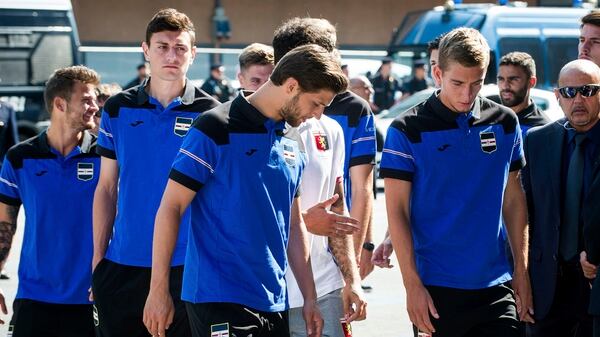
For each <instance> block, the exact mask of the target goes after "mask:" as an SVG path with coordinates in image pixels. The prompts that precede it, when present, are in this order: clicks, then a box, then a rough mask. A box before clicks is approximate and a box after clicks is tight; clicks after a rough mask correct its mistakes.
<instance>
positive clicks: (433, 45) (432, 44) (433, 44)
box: [427, 34, 446, 55]
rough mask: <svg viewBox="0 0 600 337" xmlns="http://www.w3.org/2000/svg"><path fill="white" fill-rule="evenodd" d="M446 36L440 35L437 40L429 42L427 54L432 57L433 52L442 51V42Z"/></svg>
mask: <svg viewBox="0 0 600 337" xmlns="http://www.w3.org/2000/svg"><path fill="white" fill-rule="evenodd" d="M444 35H446V34H440V35H438V36H437V37H436V38H435V39H433V40H431V41H429V43H427V52H428V53H429V54H430V55H431V51H432V50H436V49H440V41H442V38H444Z"/></svg>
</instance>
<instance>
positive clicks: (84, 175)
mask: <svg viewBox="0 0 600 337" xmlns="http://www.w3.org/2000/svg"><path fill="white" fill-rule="evenodd" d="M93 178H94V163H77V179H79V180H81V181H88V180H92V179H93Z"/></svg>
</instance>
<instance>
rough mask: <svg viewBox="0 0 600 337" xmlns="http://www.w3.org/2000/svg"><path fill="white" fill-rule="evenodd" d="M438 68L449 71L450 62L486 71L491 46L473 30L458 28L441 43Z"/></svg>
mask: <svg viewBox="0 0 600 337" xmlns="http://www.w3.org/2000/svg"><path fill="white" fill-rule="evenodd" d="M439 54H440V56H439V62H438V67H440V69H442V70H446V69H448V66H449V65H450V62H456V63H458V64H460V65H461V66H463V67H480V68H483V69H486V68H487V66H488V64H489V63H490V46H489V45H488V43H487V41H486V40H485V38H484V37H483V35H481V33H480V32H479V31H478V30H476V29H473V28H465V27H461V28H456V29H453V30H451V31H450V32H448V33H446V35H444V37H443V38H442V40H441V41H440V51H439Z"/></svg>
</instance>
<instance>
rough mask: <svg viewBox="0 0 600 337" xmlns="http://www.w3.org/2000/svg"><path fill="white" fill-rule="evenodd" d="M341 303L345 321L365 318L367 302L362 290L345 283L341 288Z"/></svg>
mask: <svg viewBox="0 0 600 337" xmlns="http://www.w3.org/2000/svg"><path fill="white" fill-rule="evenodd" d="M342 303H343V305H344V318H345V319H346V322H348V323H350V322H352V321H362V320H364V319H365V318H367V302H365V300H364V299H363V292H362V289H360V286H358V288H356V287H352V285H351V284H349V283H346V286H344V288H343V289H342Z"/></svg>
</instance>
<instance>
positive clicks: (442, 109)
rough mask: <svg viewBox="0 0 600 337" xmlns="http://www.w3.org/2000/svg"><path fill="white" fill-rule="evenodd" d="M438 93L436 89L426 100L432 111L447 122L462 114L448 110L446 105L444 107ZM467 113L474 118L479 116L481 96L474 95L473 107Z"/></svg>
mask: <svg viewBox="0 0 600 337" xmlns="http://www.w3.org/2000/svg"><path fill="white" fill-rule="evenodd" d="M439 93H440V90H439V89H438V90H437V91H436V92H434V93H433V94H432V95H431V96H430V97H429V99H428V100H427V101H428V103H429V104H431V106H432V107H433V109H432V110H433V113H434V114H436V115H437V116H439V117H440V118H442V119H443V120H444V121H446V122H448V123H453V122H455V121H456V119H457V118H458V117H459V116H461V115H462V114H459V113H456V112H454V111H452V110H450V109H449V108H448V107H446V106H445V105H444V103H442V101H441V100H440V99H439V97H438V95H439ZM467 115H468V116H470V117H473V118H475V119H480V118H481V97H480V96H479V95H477V97H475V102H473V108H472V109H471V111H470V112H469V113H468V114H467Z"/></svg>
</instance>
